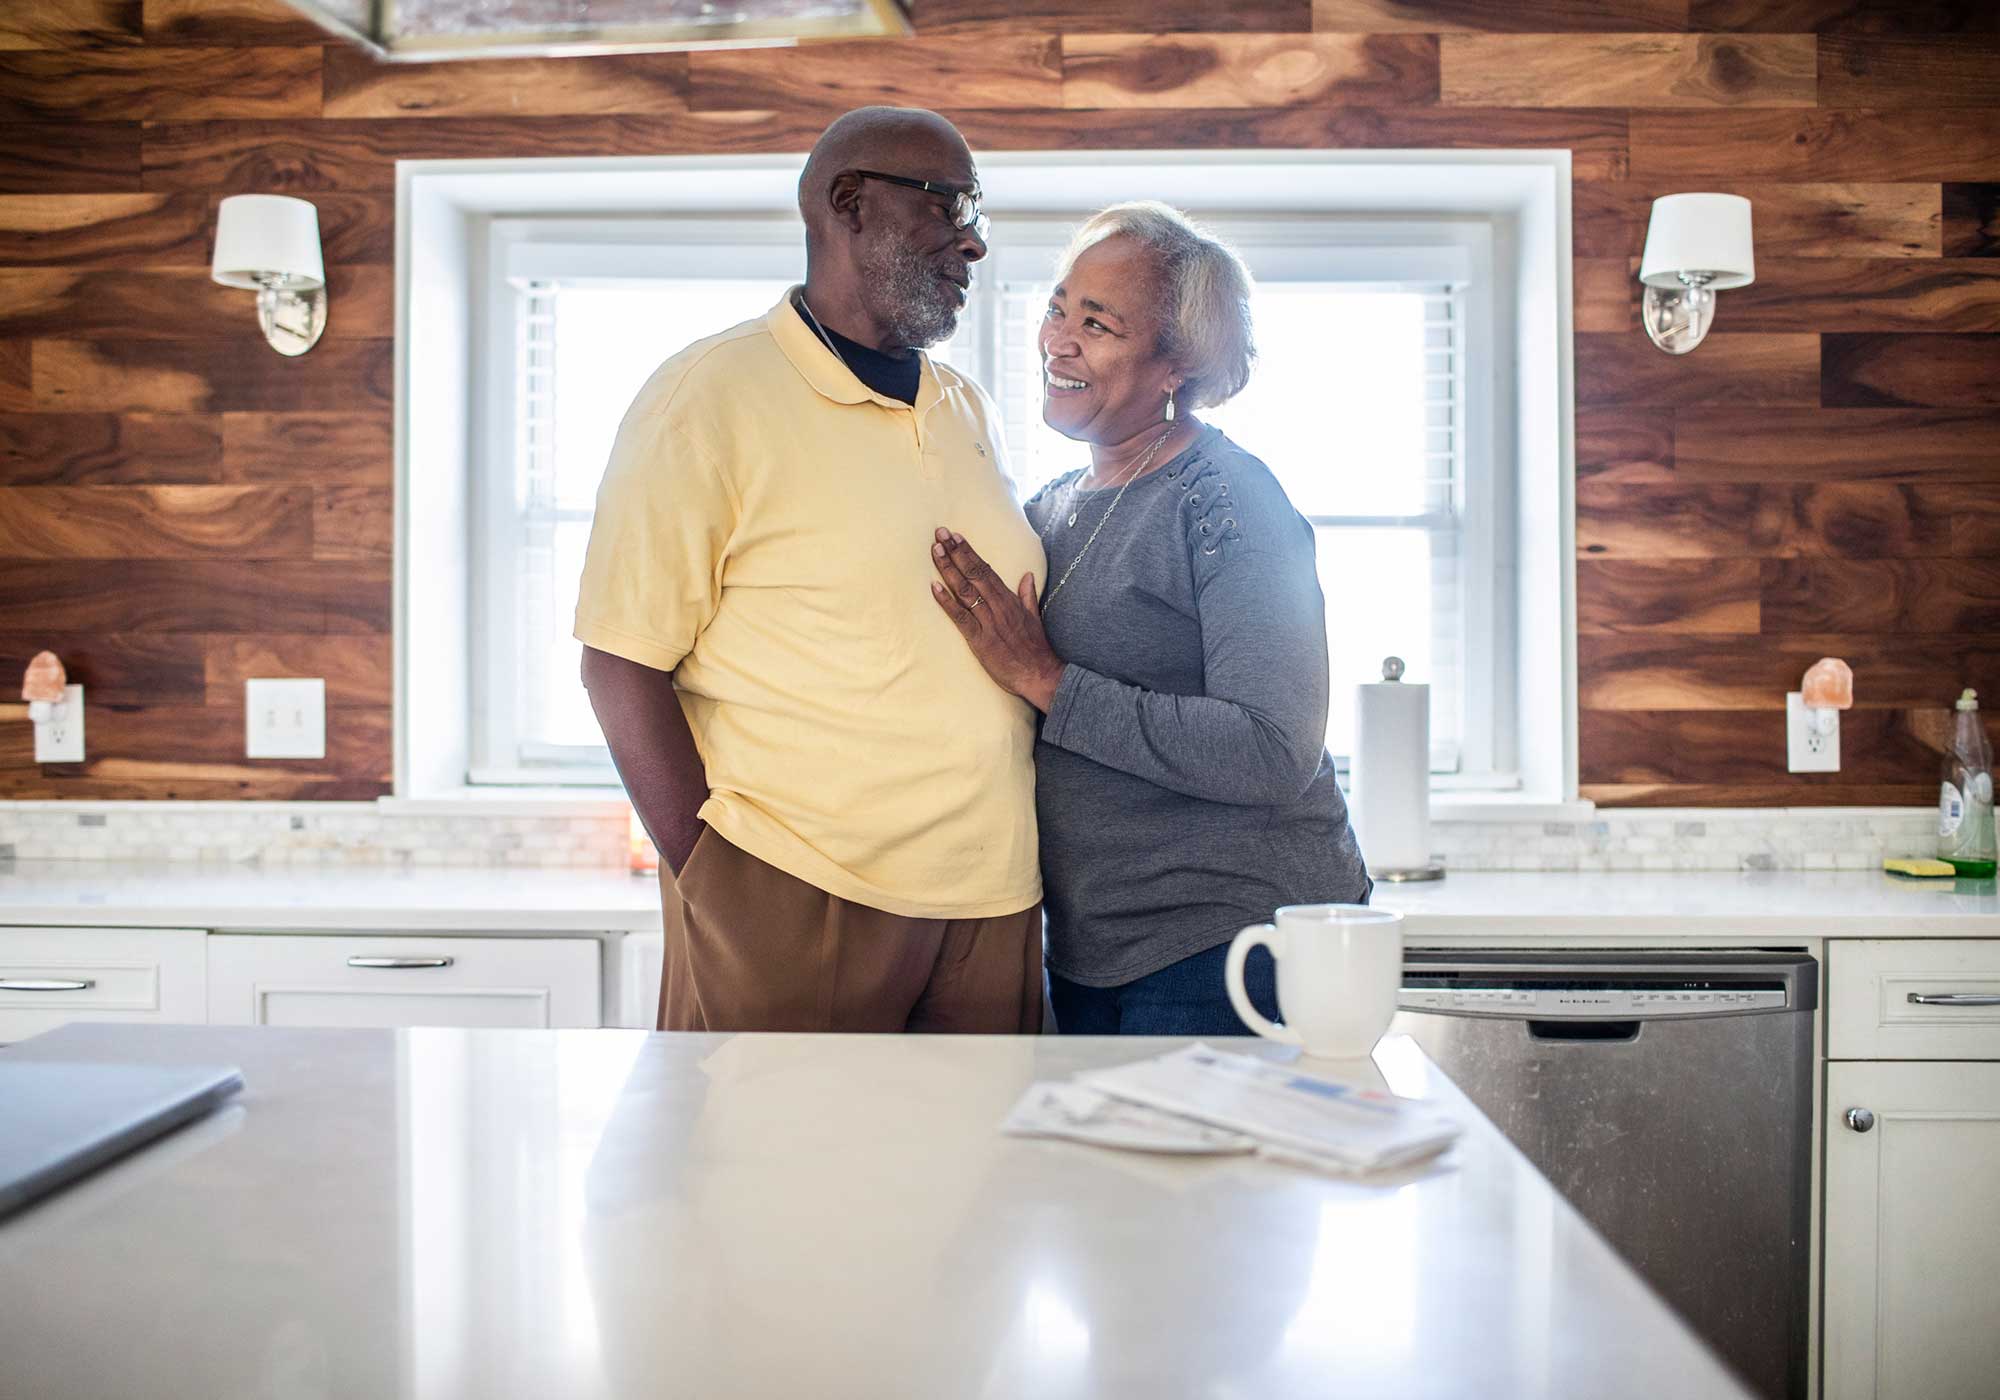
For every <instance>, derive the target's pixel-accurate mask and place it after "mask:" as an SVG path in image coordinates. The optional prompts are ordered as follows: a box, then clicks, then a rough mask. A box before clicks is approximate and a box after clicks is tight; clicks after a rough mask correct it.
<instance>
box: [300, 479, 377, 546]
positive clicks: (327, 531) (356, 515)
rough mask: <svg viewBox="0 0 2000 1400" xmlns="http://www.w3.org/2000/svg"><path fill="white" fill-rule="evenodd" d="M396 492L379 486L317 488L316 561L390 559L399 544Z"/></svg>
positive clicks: (314, 526)
mask: <svg viewBox="0 0 2000 1400" xmlns="http://www.w3.org/2000/svg"><path fill="white" fill-rule="evenodd" d="M395 501H396V497H395V493H394V492H393V491H388V490H385V489H383V488H381V487H376V486H315V487H314V488H313V535H312V553H313V558H315V559H387V558H389V557H390V555H391V553H393V551H394V547H395V543H396V521H395Z"/></svg>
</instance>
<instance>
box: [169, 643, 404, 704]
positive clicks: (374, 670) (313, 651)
mask: <svg viewBox="0 0 2000 1400" xmlns="http://www.w3.org/2000/svg"><path fill="white" fill-rule="evenodd" d="M196 640H198V641H199V642H200V643H201V646H202V651H203V656H204V667H203V675H204V677H205V680H206V686H207V700H208V703H209V704H211V705H228V706H236V707H238V708H240V707H241V706H242V704H243V682H245V681H247V680H253V679H270V678H285V677H297V676H303V677H318V678H320V679H322V680H324V681H325V682H326V703H327V704H328V705H329V706H346V705H380V706H387V705H388V704H389V702H390V700H391V698H392V696H393V694H394V689H395V680H394V669H395V657H394V646H393V644H392V642H391V640H390V639H389V638H388V637H387V636H332V635H328V634H325V633H320V634H313V633H305V634H276V633H267V634H263V635H258V636H232V635H228V634H223V635H220V636H213V637H204V638H199V639H196Z"/></svg>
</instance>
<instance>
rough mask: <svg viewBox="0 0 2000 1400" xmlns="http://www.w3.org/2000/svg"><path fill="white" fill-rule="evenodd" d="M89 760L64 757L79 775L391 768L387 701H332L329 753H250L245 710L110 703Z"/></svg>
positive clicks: (230, 776)
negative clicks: (340, 705)
mask: <svg viewBox="0 0 2000 1400" xmlns="http://www.w3.org/2000/svg"><path fill="white" fill-rule="evenodd" d="M88 733H89V743H88V744H87V746H86V747H87V749H88V751H89V755H90V756H89V759H88V761H86V762H84V763H82V764H72V765H65V768H66V770H67V771H68V772H69V773H72V774H75V775H76V776H78V777H97V778H123V779H127V780H130V779H135V778H142V777H153V776H157V777H163V778H164V777H172V778H189V779H200V780H204V781H211V782H213V781H228V782H239V783H255V782H257V781H258V780H259V779H260V778H262V777H263V776H265V775H267V774H270V773H289V772H301V771H304V772H323V773H327V774H330V775H333V776H336V777H340V778H346V779H350V780H351V779H355V778H364V777H365V778H369V779H376V780H379V779H382V778H386V777H387V776H388V768H389V762H388V760H389V751H390V743H391V739H390V714H389V709H388V707H387V706H370V707H358V706H357V707H350V708H345V709H334V708H332V707H331V706H329V707H328V709H327V714H326V757H325V758H255V759H253V758H245V757H244V756H243V739H244V725H243V711H242V710H241V709H240V708H234V709H225V708H223V707H220V706H206V705H173V704H162V705H133V706H124V705H120V706H115V707H113V706H107V707H105V709H104V710H103V711H102V713H101V715H100V714H99V713H95V712H93V713H92V715H91V716H90V720H89V730H88Z"/></svg>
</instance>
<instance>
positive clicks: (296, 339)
mask: <svg viewBox="0 0 2000 1400" xmlns="http://www.w3.org/2000/svg"><path fill="white" fill-rule="evenodd" d="M210 275H211V276H213V277H214V278H215V280H216V281H218V282H220V283H221V284H222V285H223V286H225V287H242V288H245V289H247V290H251V291H254V292H256V293H257V324H258V326H259V327H260V328H261V329H262V330H263V332H264V339H265V340H266V341H268V342H270V346H271V348H272V349H273V350H276V351H277V352H278V353H279V354H280V355H303V354H305V353H306V351H308V350H310V349H312V348H313V346H315V345H317V344H318V343H319V337H320V333H321V332H322V331H324V330H325V329H326V268H325V267H324V266H323V265H322V264H321V262H320V256H319V210H317V209H315V208H314V207H313V206H312V205H311V204H309V203H307V202H306V201H305V200H303V199H293V198H291V197H289V196H287V195H281V194H236V195H231V196H230V197H229V198H227V199H225V200H223V201H222V206H221V208H220V209H219V210H218V211H217V212H216V219H215V261H214V264H213V266H212V267H211V269H210Z"/></svg>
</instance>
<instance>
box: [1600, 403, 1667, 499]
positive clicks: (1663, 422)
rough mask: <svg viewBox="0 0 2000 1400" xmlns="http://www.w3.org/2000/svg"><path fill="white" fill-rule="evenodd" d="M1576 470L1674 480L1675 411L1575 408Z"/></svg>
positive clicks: (1632, 479) (1610, 477)
mask: <svg viewBox="0 0 2000 1400" xmlns="http://www.w3.org/2000/svg"><path fill="white" fill-rule="evenodd" d="M1576 475H1577V479H1578V480H1579V481H1583V480H1586V479H1596V480H1601V481H1620V482H1629V483H1634V484H1637V483H1643V482H1653V483H1655V484H1664V483H1667V482H1671V481H1672V480H1674V415H1673V414H1672V413H1671V412H1670V411H1668V410H1666V409H1634V408H1579V409H1578V410H1577V411H1576Z"/></svg>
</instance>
